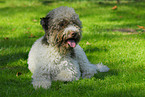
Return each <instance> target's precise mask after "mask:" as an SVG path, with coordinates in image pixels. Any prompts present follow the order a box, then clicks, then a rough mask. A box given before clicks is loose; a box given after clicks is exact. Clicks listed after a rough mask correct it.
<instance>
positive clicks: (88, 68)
mask: <svg viewBox="0 0 145 97" xmlns="http://www.w3.org/2000/svg"><path fill="white" fill-rule="evenodd" d="M75 53H76V58H77V60H78V63H79V64H80V69H81V71H82V77H83V78H90V77H92V76H94V74H95V73H97V71H100V72H107V71H108V70H109V68H108V67H107V66H105V65H102V64H96V65H94V64H91V63H90V62H89V60H88V58H87V56H86V54H85V52H84V51H83V49H82V48H81V47H80V46H79V45H78V46H77V47H76V48H75Z"/></svg>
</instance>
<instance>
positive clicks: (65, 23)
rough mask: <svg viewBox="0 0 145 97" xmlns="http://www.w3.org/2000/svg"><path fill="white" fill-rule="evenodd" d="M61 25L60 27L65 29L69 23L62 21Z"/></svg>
mask: <svg viewBox="0 0 145 97" xmlns="http://www.w3.org/2000/svg"><path fill="white" fill-rule="evenodd" d="M59 25H60V26H61V27H65V26H66V25H68V21H66V20H63V21H61V22H60V23H59Z"/></svg>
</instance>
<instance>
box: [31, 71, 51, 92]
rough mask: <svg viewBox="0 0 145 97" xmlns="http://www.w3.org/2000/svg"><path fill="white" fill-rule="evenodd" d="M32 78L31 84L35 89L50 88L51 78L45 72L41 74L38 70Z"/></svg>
mask: <svg viewBox="0 0 145 97" xmlns="http://www.w3.org/2000/svg"><path fill="white" fill-rule="evenodd" d="M32 78H33V81H32V84H33V87H34V88H35V89H37V88H40V87H42V88H44V89H47V88H49V87H50V86H51V77H50V74H49V73H47V72H44V71H43V72H41V71H40V70H39V71H38V70H37V72H34V74H33V76H32Z"/></svg>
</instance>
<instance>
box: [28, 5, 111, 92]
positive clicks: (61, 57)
mask: <svg viewBox="0 0 145 97" xmlns="http://www.w3.org/2000/svg"><path fill="white" fill-rule="evenodd" d="M41 25H42V27H43V29H44V31H45V35H44V36H43V37H41V38H40V39H38V40H37V41H36V42H35V43H34V44H33V46H32V48H31V50H30V52H29V58H28V64H29V70H30V71H31V72H32V73H33V76H32V78H33V81H32V84H33V86H34V88H39V87H42V88H46V89H47V88H49V87H50V86H51V81H52V80H60V81H73V80H78V79H79V78H80V77H82V78H90V77H92V76H93V75H94V74H95V73H97V70H98V71H100V72H107V71H108V70H109V68H108V67H107V66H104V65H102V64H97V65H93V64H91V63H90V62H89V60H88V59H87V57H86V54H85V52H84V51H83V49H82V48H81V47H80V46H79V45H78V43H79V41H80V40H81V37H82V30H81V28H82V24H81V21H80V20H79V16H78V15H77V14H76V13H75V11H74V9H73V8H69V7H59V8H56V9H54V10H52V11H50V12H49V13H48V14H47V15H46V17H44V18H41Z"/></svg>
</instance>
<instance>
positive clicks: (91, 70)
mask: <svg viewBox="0 0 145 97" xmlns="http://www.w3.org/2000/svg"><path fill="white" fill-rule="evenodd" d="M85 69H86V70H83V73H82V78H91V77H92V76H94V74H96V73H97V68H96V65H93V64H89V65H88V67H87V68H85Z"/></svg>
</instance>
